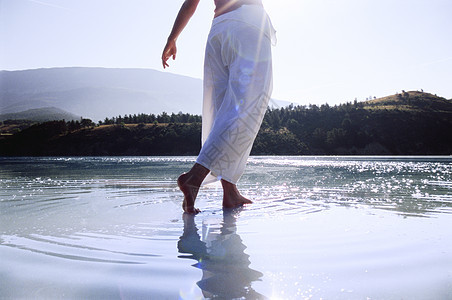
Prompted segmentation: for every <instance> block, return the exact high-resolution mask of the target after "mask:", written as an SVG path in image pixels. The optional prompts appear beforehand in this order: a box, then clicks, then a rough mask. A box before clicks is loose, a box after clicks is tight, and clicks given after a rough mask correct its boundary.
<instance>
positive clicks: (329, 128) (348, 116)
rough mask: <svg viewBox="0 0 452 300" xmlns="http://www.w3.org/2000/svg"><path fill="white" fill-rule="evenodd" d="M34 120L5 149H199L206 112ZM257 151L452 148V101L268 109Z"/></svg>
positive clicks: (410, 99)
mask: <svg viewBox="0 0 452 300" xmlns="http://www.w3.org/2000/svg"><path fill="white" fill-rule="evenodd" d="M4 123H5V122H4ZM30 125H31V124H29V125H28V126H29V127H28V128H22V129H17V130H16V133H14V134H13V135H7V136H5V135H3V136H2V137H1V138H0V155H7V156H16V155H17V156H24V155H30V156H36V155H39V156H85V155H93V156H98V155H196V154H198V152H199V150H200V146H201V145H200V138H201V117H200V116H197V115H191V114H183V113H179V114H174V113H172V114H167V113H162V114H160V115H153V114H150V115H147V114H140V115H123V116H117V117H112V118H105V120H104V121H101V122H99V123H97V124H94V123H93V122H92V121H91V120H89V119H82V120H81V121H80V122H79V121H71V122H66V121H53V122H46V123H40V124H34V125H31V126H30ZM4 126H5V124H3V128H4ZM0 129H1V127H0ZM6 131H7V130H6ZM3 132H5V129H3ZM10 134H11V133H10ZM252 154H253V155H450V154H452V101H451V100H447V99H444V98H442V97H438V96H436V95H433V94H429V93H424V92H417V91H411V92H405V91H402V93H399V94H396V95H392V96H388V97H384V98H379V99H374V100H369V101H365V102H357V101H355V102H353V103H352V102H349V103H345V104H341V105H336V106H329V105H328V104H324V105H321V106H317V105H309V106H293V105H291V106H289V107H285V108H279V109H268V110H267V113H266V115H265V118H264V121H263V124H262V127H261V129H260V131H259V133H258V136H257V138H256V141H255V143H254V146H253V150H252Z"/></svg>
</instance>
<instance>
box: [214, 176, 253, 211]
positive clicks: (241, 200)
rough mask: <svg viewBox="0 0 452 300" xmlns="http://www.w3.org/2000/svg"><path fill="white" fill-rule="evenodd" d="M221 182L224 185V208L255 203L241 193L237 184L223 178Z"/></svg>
mask: <svg viewBox="0 0 452 300" xmlns="http://www.w3.org/2000/svg"><path fill="white" fill-rule="evenodd" d="M221 183H222V185H223V208H235V207H240V206H243V205H246V204H251V203H253V201H251V200H250V199H247V198H245V197H243V196H242V195H240V192H239V190H238V189H237V186H236V185H235V184H232V183H230V182H227V181H225V180H222V181H221Z"/></svg>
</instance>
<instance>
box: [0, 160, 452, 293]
mask: <svg viewBox="0 0 452 300" xmlns="http://www.w3.org/2000/svg"><path fill="white" fill-rule="evenodd" d="M193 162H194V158H193V157H98V158H0V211H1V218H0V257H1V260H0V298H27V299H28V298H38V299H49V298H59V299H61V298H66V299H81V298H83V299H102V298H103V299H137V298H147V299H178V298H181V299H202V298H215V297H217V298H220V299H234V298H235V299H237V298H243V299H261V298H263V299H265V298H270V299H304V298H308V299H309V298H312V299H320V298H323V299H366V298H370V299H451V298H452V233H451V230H450V226H451V224H452V158H451V157H251V158H250V160H249V164H248V167H247V169H246V173H245V174H244V176H243V177H242V179H241V181H240V184H239V188H240V189H241V190H242V191H243V193H244V194H245V196H247V197H249V198H251V199H253V200H254V204H253V205H250V206H248V207H245V208H243V209H240V210H234V211H226V212H223V210H222V208H221V197H222V194H221V193H222V192H221V187H220V186H219V185H211V186H207V187H203V188H202V189H201V191H200V194H199V198H198V200H197V206H198V207H199V208H201V210H202V213H200V214H199V215H197V216H195V217H193V216H184V215H183V214H182V212H181V200H182V198H181V194H180V192H179V191H178V189H177V186H176V184H175V179H176V178H177V176H178V175H179V174H180V173H181V172H183V171H186V170H187V169H189V168H190V166H191V165H192V164H193Z"/></svg>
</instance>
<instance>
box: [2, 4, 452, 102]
mask: <svg viewBox="0 0 452 300" xmlns="http://www.w3.org/2000/svg"><path fill="white" fill-rule="evenodd" d="M182 2H183V1H182V0H0V70H21V69H33V68H42V67H68V66H86V67H118V68H151V69H157V70H163V69H162V68H161V62H160V56H161V51H162V48H163V46H164V44H165V41H166V37H167V36H168V34H169V31H170V29H171V26H172V24H173V21H174V18H175V16H176V13H177V12H178V9H179V7H180V5H181V4H182ZM264 5H265V6H266V8H267V11H268V13H269V15H270V16H271V17H272V20H273V24H274V26H275V28H276V30H277V36H278V45H277V46H276V47H275V48H274V51H273V57H274V92H273V97H274V98H276V99H280V100H287V101H293V102H297V103H301V104H309V103H312V104H314V103H315V104H323V103H325V102H328V103H329V104H331V105H334V104H339V103H344V102H346V101H353V100H354V99H355V98H357V99H358V100H365V99H366V98H367V97H369V96H372V97H373V96H376V97H381V96H386V95H389V94H394V93H396V92H398V91H401V90H407V91H408V90H420V89H423V90H424V91H426V92H431V93H434V94H438V95H440V96H443V97H446V98H448V99H450V98H452V38H451V37H452V18H451V12H452V1H451V0H264ZM212 16H213V1H212V0H201V3H200V6H199V9H198V11H197V13H196V15H195V16H194V17H193V19H192V21H191V23H190V24H189V25H188V27H187V28H186V30H185V31H184V32H183V33H182V36H181V37H180V39H179V44H178V50H179V53H178V57H177V59H176V61H174V62H173V61H171V62H170V63H171V66H170V68H169V69H167V71H166V72H172V73H176V74H181V75H187V76H191V77H196V78H201V77H202V61H203V55H204V44H205V40H206V36H207V33H208V30H209V26H210V23H211V20H212Z"/></svg>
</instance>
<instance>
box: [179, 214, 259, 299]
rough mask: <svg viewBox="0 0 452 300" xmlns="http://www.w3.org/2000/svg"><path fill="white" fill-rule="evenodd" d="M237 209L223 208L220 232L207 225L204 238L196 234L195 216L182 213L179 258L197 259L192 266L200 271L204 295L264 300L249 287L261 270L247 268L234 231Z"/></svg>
mask: <svg viewBox="0 0 452 300" xmlns="http://www.w3.org/2000/svg"><path fill="white" fill-rule="evenodd" d="M235 213H237V211H231V210H224V211H223V222H222V224H221V228H220V230H219V232H214V231H211V230H210V229H209V228H207V232H206V234H205V235H204V234H203V236H204V237H205V239H204V241H201V237H200V236H199V234H198V228H197V227H196V224H195V217H194V215H190V214H184V215H183V219H184V233H183V235H182V236H181V237H180V240H179V242H178V244H177V247H178V249H179V252H180V253H182V254H188V255H181V256H179V257H180V258H189V259H194V260H197V261H198V263H196V264H195V265H193V266H194V267H196V268H199V269H201V270H202V278H201V280H200V281H198V283H197V284H198V286H199V287H200V288H201V290H202V292H203V295H204V297H206V298H216V297H220V298H227V299H231V298H242V297H245V298H247V299H263V298H265V297H264V296H263V295H261V294H259V293H257V292H256V291H255V290H253V288H252V287H251V284H252V282H253V281H258V280H260V278H261V277H262V276H263V274H262V273H260V272H258V271H256V270H253V269H251V268H250V267H249V265H250V260H249V255H247V254H245V252H244V250H245V249H246V246H245V245H244V244H243V242H242V239H241V238H240V236H239V235H238V234H237V226H236V215H235Z"/></svg>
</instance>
